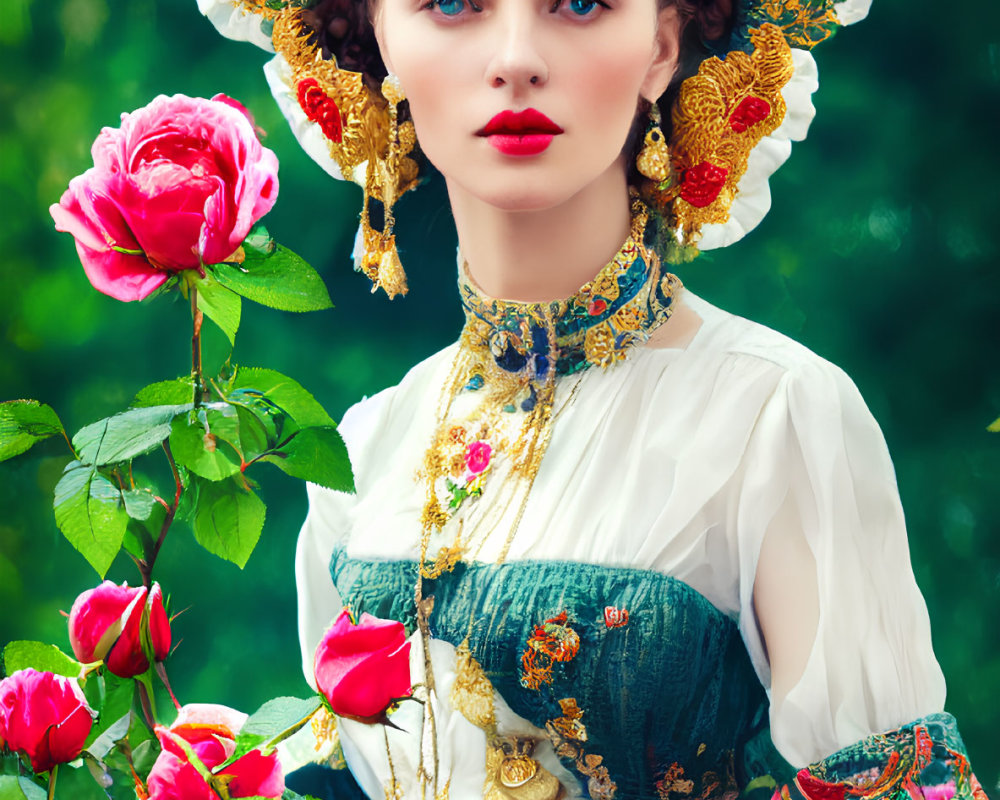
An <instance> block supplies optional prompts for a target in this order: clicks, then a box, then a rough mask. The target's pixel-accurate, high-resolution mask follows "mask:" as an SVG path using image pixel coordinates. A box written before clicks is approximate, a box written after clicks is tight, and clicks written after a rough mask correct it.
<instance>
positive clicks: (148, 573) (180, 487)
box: [139, 439, 184, 589]
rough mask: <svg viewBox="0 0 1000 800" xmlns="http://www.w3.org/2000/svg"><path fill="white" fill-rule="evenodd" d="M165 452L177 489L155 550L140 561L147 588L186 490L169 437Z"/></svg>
mask: <svg viewBox="0 0 1000 800" xmlns="http://www.w3.org/2000/svg"><path fill="white" fill-rule="evenodd" d="M163 452H164V453H166V456H167V461H168V462H169V464H170V471H171V472H173V474H174V485H175V486H176V489H175V490H174V502H173V503H171V504H170V505H169V506H167V514H166V516H165V517H164V518H163V524H162V525H161V526H160V535H159V536H158V537H157V539H156V544H154V545H153V552H152V553H150V554H149V557H148V558H146V559H144V560H143V561H141V562H139V572H140V573H142V585H143V586H145V587H146V588H147V589H149V588H151V587H152V585H153V565H154V564H156V557H157V556H158V555H159V554H160V548H161V547H163V540H164V539H166V538H167V531H168V530H169V529H170V525H171V523H173V521H174V516H175V515H176V514H177V507H178V506H179V505H180V502H181V493H182V492H183V491H184V483H183V481H181V476H180V473H179V472H178V471H177V464H176V463H175V462H174V454H173V453H171V452H170V440H169V439H164V440H163Z"/></svg>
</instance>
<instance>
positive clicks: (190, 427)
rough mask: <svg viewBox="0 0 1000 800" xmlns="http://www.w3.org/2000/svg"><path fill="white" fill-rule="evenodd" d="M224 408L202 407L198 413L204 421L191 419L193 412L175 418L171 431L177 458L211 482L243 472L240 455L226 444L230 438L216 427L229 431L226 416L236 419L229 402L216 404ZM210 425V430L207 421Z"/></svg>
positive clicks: (172, 449)
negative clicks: (221, 433)
mask: <svg viewBox="0 0 1000 800" xmlns="http://www.w3.org/2000/svg"><path fill="white" fill-rule="evenodd" d="M214 405H217V406H221V408H212V409H199V416H200V417H202V419H203V420H205V422H201V421H197V420H196V421H194V422H191V419H190V417H191V415H190V414H182V415H179V416H177V417H175V418H174V421H173V425H172V427H171V431H170V451H171V452H172V453H173V454H174V460H175V461H176V462H177V463H178V464H183V465H184V466H185V467H187V468H188V469H189V470H191V471H192V472H193V473H195V474H196V475H200V476H201V477H203V478H208V479H209V480H211V481H218V480H222V479H223V478H228V477H229V476H231V475H235V474H236V473H238V472H239V471H240V457H239V454H238V453H236V452H234V450H233V448H232V446H231V445H229V444H227V441H229V440H228V438H225V437H223V438H221V439H220V434H219V433H216V426H217V425H218V427H219V428H221V429H223V430H229V429H230V428H229V427H226V426H225V425H224V422H225V417H226V416H229V417H231V418H232V420H233V421H234V422H235V420H236V409H234V408H233V407H232V406H229V405H228V404H226V403H218V404H214ZM206 422H207V424H208V431H206V430H205V424H206Z"/></svg>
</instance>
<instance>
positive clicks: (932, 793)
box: [920, 781, 956, 800]
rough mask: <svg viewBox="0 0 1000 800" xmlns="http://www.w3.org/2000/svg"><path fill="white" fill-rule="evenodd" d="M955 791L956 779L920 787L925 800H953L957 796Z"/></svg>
mask: <svg viewBox="0 0 1000 800" xmlns="http://www.w3.org/2000/svg"><path fill="white" fill-rule="evenodd" d="M955 791H956V789H955V782H954V781H948V782H947V783H939V784H937V785H936V786H921V787H920V794H922V795H923V796H924V800H951V798H953V797H954V796H955Z"/></svg>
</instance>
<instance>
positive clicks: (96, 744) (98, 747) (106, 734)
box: [86, 711, 132, 760]
mask: <svg viewBox="0 0 1000 800" xmlns="http://www.w3.org/2000/svg"><path fill="white" fill-rule="evenodd" d="M131 723H132V712H131V711H126V712H125V714H124V715H123V716H121V717H119V718H118V719H116V720H114V721H113V722H112V723H111V724H110V725H108V727H107V728H105V729H104V730H103V731H101V733H100V734H99V735H98V736H97V737H96V738H95V739H94V741H92V742H91V743H90V744H89V745H88V746H87V748H86V750H87V752H88V753H89V754H90V755H92V756H93V757H94V758H96V759H98V760H101V759H103V758H105V757H106V756H107V755H108V753H110V752H111V748H112V747H114V746H115V745H116V744H117V743H118V742H120V741H121V740H122V739H124V738H125V737H126V736H128V729H129V725H130V724H131Z"/></svg>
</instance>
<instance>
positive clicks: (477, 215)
mask: <svg viewBox="0 0 1000 800" xmlns="http://www.w3.org/2000/svg"><path fill="white" fill-rule="evenodd" d="M448 195H449V199H450V200H451V207H452V212H453V214H454V216H455V226H456V228H457V230H458V242H459V247H460V249H461V252H462V255H463V257H464V258H465V260H466V263H467V264H468V270H469V274H470V276H471V277H472V279H473V281H474V282H475V283H476V285H477V286H478V287H479V289H480V290H481V291H482V292H483V293H484V294H486V295H489V296H491V297H496V298H504V299H508V300H518V301H525V302H541V301H547V300H558V299H563V298H566V297H569V296H570V295H572V294H573V293H575V292H576V291H577V290H578V289H579V288H580V287H581V286H582V285H583V284H585V283H587V281H589V280H590V279H591V278H593V277H594V276H595V275H596V274H597V273H598V272H599V271H600V270H601V269H602V268H603V267H604V265H605V264H607V262H608V261H609V260H610V259H611V258H612V257H614V255H615V253H616V252H617V251H618V249H619V248H620V247H621V245H622V242H624V241H625V238H626V237H627V236H628V233H629V227H630V224H631V219H630V213H629V207H630V204H629V195H628V184H627V183H626V180H625V171H624V169H622V167H621V164H620V163H618V162H616V163H615V164H613V165H612V166H611V167H610V168H609V169H608V170H607V171H606V172H605V173H604V174H603V175H601V176H600V177H598V179H597V180H595V181H593V182H591V183H590V184H589V185H588V186H587V187H585V188H584V189H583V190H581V191H580V192H578V193H577V194H575V195H573V196H572V197H570V198H569V199H568V200H566V201H565V202H563V203H561V204H559V205H556V206H552V207H550V208H545V209H539V210H530V211H526V210H515V211H511V210H507V209H501V208H497V207H496V206H494V205H491V204H489V203H486V202H485V201H483V200H481V199H479V198H478V197H476V196H474V195H472V194H471V193H469V192H468V191H466V190H465V189H463V188H462V187H460V186H458V185H456V184H454V183H453V182H452V181H448Z"/></svg>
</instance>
